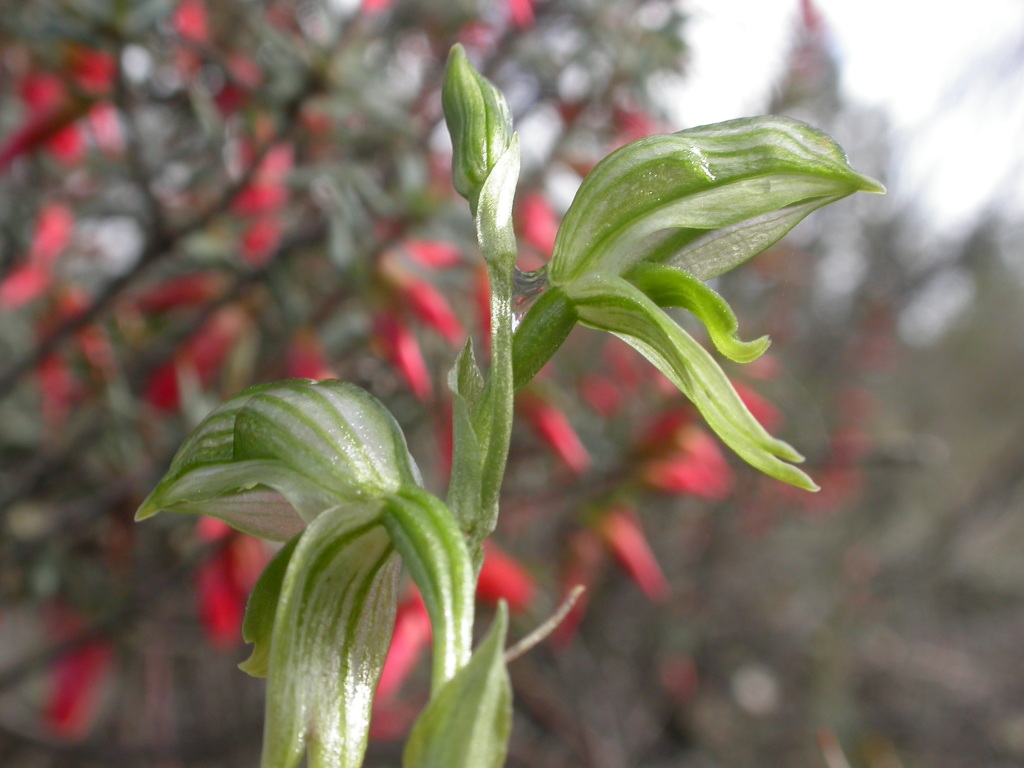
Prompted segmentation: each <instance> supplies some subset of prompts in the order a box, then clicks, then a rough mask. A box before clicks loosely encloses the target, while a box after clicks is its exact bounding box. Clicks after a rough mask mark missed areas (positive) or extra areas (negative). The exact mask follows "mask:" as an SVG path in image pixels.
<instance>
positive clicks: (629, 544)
mask: <svg viewBox="0 0 1024 768" xmlns="http://www.w3.org/2000/svg"><path fill="white" fill-rule="evenodd" d="M598 530H599V532H600V533H601V537H602V538H603V539H604V542H605V544H607V546H608V548H609V549H610V550H611V552H612V554H613V555H614V556H615V559H616V561H617V562H618V563H619V565H621V566H622V568H623V569H624V570H625V571H626V573H628V574H629V575H630V577H631V578H632V579H633V581H635V582H636V584H637V586H639V587H640V590H641V591H642V592H643V593H644V594H645V595H647V597H648V599H650V600H653V601H656V602H661V601H663V600H666V599H667V598H668V596H669V588H668V582H667V581H665V576H664V574H662V572H661V566H659V565H658V561H657V560H656V559H655V557H654V553H653V552H652V551H651V547H650V544H648V543H647V539H646V537H645V536H644V532H643V528H641V527H640V520H639V519H638V518H637V516H636V514H635V513H634V512H633V511H632V510H630V509H626V508H616V509H612V510H610V511H608V512H607V513H605V514H604V515H603V516H602V517H601V520H600V522H599V523H598Z"/></svg>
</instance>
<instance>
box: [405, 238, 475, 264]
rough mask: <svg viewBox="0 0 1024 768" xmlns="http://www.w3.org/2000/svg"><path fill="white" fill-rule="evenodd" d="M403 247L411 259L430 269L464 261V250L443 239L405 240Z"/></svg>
mask: <svg viewBox="0 0 1024 768" xmlns="http://www.w3.org/2000/svg"><path fill="white" fill-rule="evenodd" d="M402 249H403V250H404V251H405V252H406V254H408V256H409V258H410V259H412V260H413V261H415V262H416V263H417V264H419V265H420V266H423V267H427V268H428V269H448V268H449V267H454V266H457V265H459V264H461V263H462V252H461V251H459V249H458V248H456V247H455V246H454V245H452V244H451V243H446V242H444V241H442V240H404V241H402Z"/></svg>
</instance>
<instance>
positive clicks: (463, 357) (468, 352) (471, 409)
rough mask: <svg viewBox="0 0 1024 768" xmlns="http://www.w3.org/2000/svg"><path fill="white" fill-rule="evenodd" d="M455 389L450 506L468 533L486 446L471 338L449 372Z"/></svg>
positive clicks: (477, 504)
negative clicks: (482, 439) (482, 441)
mask: <svg viewBox="0 0 1024 768" xmlns="http://www.w3.org/2000/svg"><path fill="white" fill-rule="evenodd" d="M448 388H449V389H450V390H451V392H452V440H453V450H452V472H451V481H450V483H449V486H448V506H449V507H450V508H451V510H452V513H453V514H454V515H455V517H456V518H457V519H458V521H459V525H460V526H461V527H462V531H463V533H464V534H466V536H467V537H470V538H471V537H473V536H475V535H476V534H475V531H476V526H477V523H478V518H479V511H480V494H481V489H482V487H483V485H482V483H483V450H482V449H481V446H480V439H479V437H478V435H477V433H476V428H475V426H474V420H475V417H476V414H477V412H478V410H479V407H480V399H481V397H482V395H483V389H484V380H483V376H481V375H480V369H479V368H478V367H477V364H476V358H475V356H474V355H473V342H472V340H468V341H466V345H465V346H464V347H463V348H462V352H460V353H459V357H458V359H457V360H456V361H455V366H454V367H453V368H452V370H451V371H450V372H449V374H448Z"/></svg>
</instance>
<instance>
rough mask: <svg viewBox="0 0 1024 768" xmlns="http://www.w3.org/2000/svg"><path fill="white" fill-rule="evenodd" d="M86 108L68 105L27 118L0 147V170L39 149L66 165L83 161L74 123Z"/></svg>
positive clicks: (81, 146)
mask: <svg viewBox="0 0 1024 768" xmlns="http://www.w3.org/2000/svg"><path fill="white" fill-rule="evenodd" d="M87 109H88V107H87V106H86V105H85V104H81V103H75V104H68V105H65V106H62V107H59V108H57V109H55V110H52V111H48V112H46V113H45V114H42V115H38V116H36V117H32V118H30V119H29V121H28V122H27V123H25V125H24V126H22V127H21V128H19V129H18V130H16V131H15V132H14V133H13V134H12V135H11V136H10V137H9V138H8V139H7V141H6V142H5V143H4V145H3V146H2V147H0V171H2V170H4V169H5V168H6V167H7V166H8V165H10V164H11V163H12V162H14V160H16V159H17V158H18V157H20V156H21V155H30V154H32V153H33V152H35V151H37V150H39V149H40V148H42V147H46V148H48V149H49V150H50V151H51V152H52V153H53V155H54V156H55V157H56V158H57V159H58V160H60V161H61V162H63V163H65V164H67V165H73V164H75V163H77V162H78V161H79V160H81V159H82V155H83V153H84V151H85V144H84V142H83V141H82V135H81V133H80V132H79V130H78V127H77V126H76V125H74V123H75V121H76V120H78V118H80V117H81V116H82V115H84V114H85V113H86V111H87Z"/></svg>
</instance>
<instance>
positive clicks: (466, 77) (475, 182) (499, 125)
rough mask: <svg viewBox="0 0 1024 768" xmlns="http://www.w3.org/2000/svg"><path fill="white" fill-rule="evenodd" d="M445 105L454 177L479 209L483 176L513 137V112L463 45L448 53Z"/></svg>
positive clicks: (443, 93) (443, 89)
mask: <svg viewBox="0 0 1024 768" xmlns="http://www.w3.org/2000/svg"><path fill="white" fill-rule="evenodd" d="M441 105H442V107H443V108H444V117H445V121H446V122H447V123H448V132H449V133H450V134H451V137H452V182H453V183H454V185H455V189H456V190H457V191H458V193H459V194H460V195H462V196H463V197H465V198H466V199H467V200H468V201H469V204H470V207H471V208H472V210H473V211H474V212H475V211H476V208H477V198H478V196H479V195H480V189H481V187H482V186H483V184H484V181H485V180H486V179H487V176H488V175H489V174H490V172H491V169H493V168H494V166H495V165H496V164H497V162H498V160H499V158H501V156H502V155H504V154H505V151H506V150H507V149H508V148H509V145H510V144H511V143H512V116H511V114H510V113H509V109H508V105H507V104H506V103H505V97H504V96H502V94H501V91H499V90H498V89H497V88H495V87H494V85H493V84H492V83H491V82H490V81H489V80H487V79H486V78H485V77H483V76H481V75H480V73H479V72H477V71H476V69H475V68H474V67H473V65H472V64H470V62H469V59H467V58H466V52H465V50H464V49H463V48H462V46H461V45H455V46H454V47H452V50H451V52H450V53H449V54H448V65H447V67H446V69H445V75H444V84H443V86H442V88H441Z"/></svg>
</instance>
